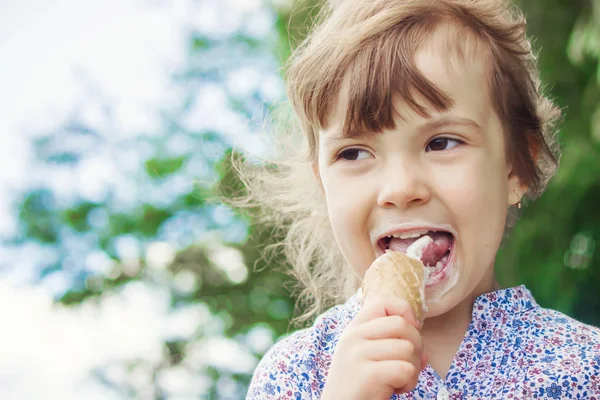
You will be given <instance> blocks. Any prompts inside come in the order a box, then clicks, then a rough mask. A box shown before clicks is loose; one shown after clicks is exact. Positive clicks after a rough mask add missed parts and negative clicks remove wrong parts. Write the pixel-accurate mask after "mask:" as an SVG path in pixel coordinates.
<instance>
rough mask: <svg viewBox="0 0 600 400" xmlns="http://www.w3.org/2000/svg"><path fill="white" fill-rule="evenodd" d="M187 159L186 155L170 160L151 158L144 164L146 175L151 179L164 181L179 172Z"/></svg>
mask: <svg viewBox="0 0 600 400" xmlns="http://www.w3.org/2000/svg"><path fill="white" fill-rule="evenodd" d="M188 158H189V156H187V155H185V156H180V157H172V158H164V157H161V158H152V159H150V160H148V161H146V163H145V169H146V173H147V174H148V176H150V177H151V178H155V179H164V178H166V177H167V176H169V175H172V174H174V173H176V172H177V171H179V170H180V169H181V167H183V165H184V164H185V162H186V161H187V159H188Z"/></svg>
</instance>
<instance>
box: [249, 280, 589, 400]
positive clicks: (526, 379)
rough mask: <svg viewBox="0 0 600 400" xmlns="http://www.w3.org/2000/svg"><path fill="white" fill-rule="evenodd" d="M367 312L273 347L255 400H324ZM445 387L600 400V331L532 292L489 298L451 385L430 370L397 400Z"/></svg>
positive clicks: (340, 314) (489, 394)
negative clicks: (351, 327) (334, 364)
mask: <svg viewBox="0 0 600 400" xmlns="http://www.w3.org/2000/svg"><path fill="white" fill-rule="evenodd" d="M360 305H361V303H360V301H359V299H358V296H357V295H355V296H353V297H352V298H350V300H348V302H346V304H344V305H340V306H336V307H333V308H332V309H330V310H329V311H327V312H325V313H324V314H322V315H321V316H320V317H319V318H317V320H316V321H315V323H314V324H313V326H312V327H311V328H308V329H304V330H300V331H297V332H295V333H293V334H292V335H290V336H288V337H287V338H285V339H283V340H281V341H280V342H279V343H277V344H276V345H275V346H273V348H271V350H269V352H268V353H267V354H266V355H265V357H264V358H263V359H262V360H261V362H260V363H259V365H258V367H257V368H256V371H255V373H254V376H253V378H252V382H251V384H250V388H249V390H248V395H247V399H273V400H291V399H293V400H306V399H318V398H319V397H320V396H321V393H322V391H323V387H324V386H325V381H326V379H327V372H328V370H329V365H330V363H331V358H332V355H333V353H334V351H335V347H336V344H337V342H338V340H339V337H340V335H341V333H342V332H343V330H344V328H345V327H346V325H347V324H348V323H349V322H350V321H351V320H352V318H353V317H354V316H355V315H356V313H357V312H358V310H359V309H360ZM441 388H445V389H446V390H447V391H448V393H449V394H450V396H449V397H450V399H467V398H468V399H473V398H484V399H592V400H594V399H595V400H600V330H599V329H598V328H594V327H591V326H588V325H585V324H583V323H581V322H578V321H575V320H573V319H571V318H569V317H567V316H565V315H564V314H561V313H559V312H557V311H554V310H549V309H544V308H541V307H540V306H539V305H538V304H537V303H536V302H535V300H534V299H533V296H532V295H531V293H530V292H529V290H527V289H526V288H525V287H524V286H518V287H515V288H509V289H503V290H499V291H496V292H492V293H487V294H484V295H482V296H480V297H479V298H477V300H476V301H475V303H474V306H473V316H472V320H471V324H470V325H469V328H468V330H467V333H466V335H465V338H464V339H463V342H462V343H461V345H460V347H459V348H458V351H457V352H456V355H455V357H454V360H453V363H452V366H451V367H450V370H449V371H448V375H447V376H446V379H445V380H444V379H442V378H441V377H440V376H439V375H438V374H437V373H436V372H435V371H434V370H433V369H432V368H431V366H427V367H426V368H425V369H424V370H423V371H421V375H420V376H419V384H418V386H417V388H416V389H415V390H413V391H412V392H411V393H407V394H404V395H394V396H392V397H391V399H392V400H405V399H406V400H408V399H435V398H436V396H437V392H438V391H439V390H440V389H441Z"/></svg>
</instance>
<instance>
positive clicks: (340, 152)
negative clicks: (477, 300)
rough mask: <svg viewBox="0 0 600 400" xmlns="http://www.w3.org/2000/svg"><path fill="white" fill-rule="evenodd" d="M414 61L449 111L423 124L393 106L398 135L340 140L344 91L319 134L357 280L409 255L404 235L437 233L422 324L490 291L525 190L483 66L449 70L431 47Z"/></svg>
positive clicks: (338, 230) (327, 182)
mask: <svg viewBox="0 0 600 400" xmlns="http://www.w3.org/2000/svg"><path fill="white" fill-rule="evenodd" d="M416 62H417V66H418V67H419V68H420V70H421V72H422V73H423V75H424V76H425V77H426V78H427V79H429V80H430V81H431V82H432V83H433V84H435V85H436V86H437V87H438V88H440V89H441V90H443V91H444V92H445V93H446V94H448V95H449V96H450V97H451V98H452V99H453V102H454V105H453V106H452V107H451V108H450V109H449V110H448V111H445V112H441V113H440V112H436V111H435V110H433V109H429V112H430V116H429V117H428V118H425V117H422V116H419V115H418V114H416V113H415V112H414V111H412V110H410V109H408V107H407V106H406V105H404V104H403V102H402V101H401V99H399V100H398V101H397V102H396V104H395V106H396V109H397V110H398V111H399V112H400V114H401V115H402V116H403V118H402V119H397V120H396V124H397V127H396V129H394V130H389V131H385V132H383V133H381V134H366V135H364V136H363V137H355V138H345V137H342V135H341V126H342V123H343V121H344V117H345V103H346V100H345V94H344V93H343V92H344V91H342V94H341V96H340V101H339V104H338V105H337V107H336V110H335V111H334V113H333V115H332V116H331V118H330V119H329V126H328V128H327V129H326V130H324V131H322V132H320V137H319V159H318V175H319V177H320V180H321V184H322V187H323V190H324V194H325V197H326V202H327V208H328V212H329V218H330V222H331V226H332V228H333V232H334V235H335V238H336V241H337V243H338V245H339V247H340V249H341V251H342V253H343V255H344V257H345V258H346V260H347V261H348V263H349V264H350V265H351V267H352V268H353V269H354V270H355V272H356V273H358V274H359V275H360V276H361V277H362V276H363V275H364V273H365V271H366V270H367V269H368V268H369V266H370V265H371V263H372V262H373V261H374V260H375V258H377V257H378V256H379V255H381V254H382V253H383V251H384V250H385V248H386V245H387V246H390V247H394V248H396V249H400V248H403V249H405V248H406V245H408V244H410V242H412V241H414V240H415V237H413V238H408V237H409V236H417V237H418V236H419V235H423V234H426V233H427V232H428V231H436V232H437V233H433V234H432V233H429V234H430V235H431V237H432V238H433V239H435V242H436V245H437V246H438V247H437V248H438V250H439V252H442V253H443V254H442V253H440V254H436V255H435V256H434V257H435V259H434V261H438V260H439V261H440V262H439V263H437V270H436V271H432V274H431V276H430V283H429V284H428V286H427V288H426V294H427V298H428V305H429V313H428V317H434V316H437V315H441V314H443V313H445V312H446V311H448V310H451V309H453V308H454V307H455V306H457V305H458V304H459V303H461V302H463V301H464V300H467V299H471V298H472V297H474V296H477V295H479V294H481V293H484V292H488V291H491V290H493V287H494V273H493V266H494V259H495V256H496V251H497V250H498V247H499V246H500V242H501V240H502V236H503V232H504V227H505V222H506V215H507V209H508V205H509V204H514V203H516V202H517V200H518V198H519V197H520V194H522V193H523V188H521V187H520V185H519V180H518V178H517V177H516V175H515V174H513V173H512V171H511V167H510V165H509V164H508V162H507V160H506V153H505V141H504V134H503V131H502V127H501V123H500V121H499V119H498V117H497V115H496V113H495V112H494V109H493V107H492V103H491V99H490V92H489V88H488V81H487V77H486V72H487V70H488V66H487V65H486V63H485V62H484V61H483V60H482V61H480V62H477V61H475V60H470V61H467V62H461V61H458V62H456V63H454V64H453V65H454V67H452V68H450V67H449V65H450V64H449V63H447V62H445V61H444V62H440V55H439V52H438V53H436V52H435V49H434V48H432V47H427V48H424V49H423V50H422V51H420V52H419V53H418V54H417V56H416ZM347 83H348V82H347ZM348 84H352V83H348ZM517 193H518V195H517ZM400 233H402V238H399V240H398V239H395V244H393V245H392V243H391V242H389V244H388V241H389V237H391V236H392V235H393V234H396V236H398V234H400ZM439 252H438V253H439ZM440 257H441V260H440Z"/></svg>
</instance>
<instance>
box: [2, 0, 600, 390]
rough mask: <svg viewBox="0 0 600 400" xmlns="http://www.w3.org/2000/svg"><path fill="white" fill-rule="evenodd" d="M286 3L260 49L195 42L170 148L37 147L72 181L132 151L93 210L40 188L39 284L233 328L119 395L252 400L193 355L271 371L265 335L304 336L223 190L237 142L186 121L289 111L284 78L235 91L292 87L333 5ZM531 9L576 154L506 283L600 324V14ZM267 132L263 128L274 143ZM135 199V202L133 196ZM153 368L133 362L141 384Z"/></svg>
mask: <svg viewBox="0 0 600 400" xmlns="http://www.w3.org/2000/svg"><path fill="white" fill-rule="evenodd" d="M280 3H281V4H283V5H281V6H279V8H277V7H276V6H273V5H270V6H268V7H267V8H268V11H267V15H270V16H271V17H272V20H273V28H272V33H273V34H270V35H266V36H263V37H256V36H254V35H252V34H249V33H248V32H244V31H243V29H242V30H241V31H236V32H231V33H229V34H226V35H222V34H220V35H216V34H213V35H211V34H210V33H206V32H203V31H201V30H198V31H192V32H191V33H190V37H189V60H188V63H187V66H186V68H185V69H184V70H183V71H179V72H178V73H177V74H175V76H173V80H174V82H176V83H177V84H178V85H180V87H181V88H183V89H184V90H182V92H181V93H182V98H181V99H180V105H179V107H178V108H176V109H174V110H170V111H169V112H162V113H160V114H161V119H160V121H161V129H162V132H161V134H160V135H156V134H154V135H139V136H137V137H136V138H135V139H132V140H124V141H122V142H119V143H114V142H112V141H111V140H109V139H108V137H109V136H110V132H99V131H98V130H97V129H95V128H94V127H89V126H85V124H82V123H81V122H80V121H78V120H77V118H76V117H75V118H73V120H70V121H67V122H65V123H64V124H63V126H61V127H60V128H59V129H57V130H55V131H53V132H49V133H48V134H47V135H43V137H42V138H41V139H38V140H37V142H36V143H35V148H36V150H37V156H38V160H39V161H40V163H41V164H42V168H46V169H50V170H53V171H54V170H56V171H57V174H58V173H59V172H60V173H63V172H64V171H65V170H71V171H73V170H76V169H77V168H80V167H81V164H82V163H84V162H85V160H86V159H89V158H90V157H92V155H94V154H97V153H98V152H99V151H103V150H102V149H104V151H106V152H108V153H109V154H113V151H114V149H116V148H118V150H119V152H118V154H117V155H114V154H113V155H114V161H115V165H116V166H117V170H116V171H115V174H118V175H119V176H120V177H121V181H122V186H121V187H120V188H119V187H109V188H108V189H107V190H106V191H105V192H103V193H101V195H96V196H88V197H91V198H86V197H85V196H70V197H69V196H67V197H66V198H65V196H63V195H61V194H60V193H58V192H57V190H56V188H55V187H54V186H52V185H51V183H52V182H50V181H47V182H40V184H39V185H37V186H36V187H34V188H32V189H31V190H30V191H29V192H28V193H26V194H24V196H23V198H22V201H21V203H20V205H19V218H20V231H19V235H18V236H17V237H14V238H10V239H7V240H6V244H7V245H8V246H14V247H19V246H27V245H29V246H30V245H32V244H34V245H35V246H37V247H36V248H38V249H44V251H47V254H48V256H47V257H45V258H44V260H43V261H42V263H41V264H42V265H41V268H40V270H39V274H38V275H39V276H38V277H37V279H38V280H40V281H41V280H43V279H46V277H48V276H51V275H53V274H56V273H61V274H62V276H68V277H69V288H68V289H67V290H66V291H64V293H61V294H60V296H59V299H58V300H59V301H60V302H62V303H64V304H67V305H70V306H78V305H79V304H81V303H83V302H89V301H94V300H99V299H101V298H102V297H104V296H107V295H109V294H110V293H116V292H118V291H119V290H121V289H122V288H123V287H125V286H127V285H129V284H132V283H134V282H144V283H146V284H149V285H157V286H160V287H163V288H166V289H167V290H168V293H169V296H170V304H171V307H172V309H173V310H174V311H176V310H180V309H182V308H185V307H193V306H194V305H198V304H202V305H203V306H205V307H206V308H207V309H208V310H209V311H210V314H211V318H212V320H216V321H218V323H217V324H216V325H214V324H209V323H208V322H207V323H206V324H205V325H202V326H199V327H198V329H197V330H196V332H195V333H194V334H193V335H192V336H190V337H184V338H180V339H177V340H174V339H165V343H164V360H162V361H161V362H159V363H154V364H152V365H150V366H149V367H148V368H147V371H149V372H148V373H149V374H151V378H152V379H151V381H152V382H153V385H154V387H153V388H150V390H149V389H148V388H143V387H139V386H136V385H135V384H134V383H132V382H133V381H131V382H124V383H123V382H120V383H118V382H114V381H111V379H110V378H109V377H108V375H107V374H105V373H104V372H103V371H102V369H99V370H98V371H97V373H96V377H97V378H98V379H99V380H101V381H102V382H104V383H105V384H106V385H107V386H110V387H113V388H114V389H115V390H117V391H119V392H120V393H121V394H123V395H124V396H127V397H140V396H141V393H151V396H152V397H153V398H168V397H169V393H168V391H166V390H165V389H164V388H162V387H161V386H160V384H159V383H158V381H157V380H155V379H154V378H156V376H158V375H159V374H160V371H161V370H167V369H169V368H173V367H176V366H185V367H186V368H188V369H190V370H191V371H193V372H194V373H195V374H199V375H204V376H208V377H209V378H210V382H211V384H210V385H209V387H208V389H207V390H208V394H207V396H206V397H207V398H211V399H212V398H242V397H243V395H244V393H245V387H246V386H247V384H248V381H249V378H250V375H249V374H250V373H251V371H246V372H240V371H236V370H235V369H231V368H227V367H223V366H221V365H210V364H207V365H202V366H200V368H199V369H198V366H194V365H191V361H190V360H189V357H188V350H189V349H191V348H194V346H197V345H198V344H201V343H203V341H205V340H206V339H207V338H211V337H215V336H219V337H226V338H229V339H232V340H235V341H237V342H238V343H241V344H242V345H243V347H244V348H245V350H246V351H248V352H249V353H250V354H252V355H253V356H254V357H255V360H258V359H259V358H260V357H261V355H262V352H263V351H264V349H262V350H260V351H257V350H256V348H255V347H253V346H252V345H251V344H249V343H250V342H249V339H248V337H249V335H251V334H253V332H256V330H257V329H258V330H261V329H262V330H263V331H264V329H265V328H267V330H268V331H269V332H271V336H272V340H275V339H276V338H279V337H281V336H282V335H284V334H286V333H288V332H289V330H290V326H289V319H290V316H291V313H292V310H293V307H294V301H293V299H292V298H291V295H290V291H289V290H288V289H287V288H288V286H287V284H286V282H287V278H286V276H285V275H284V274H283V273H281V272H277V269H276V268H274V267H277V266H281V265H284V263H283V261H282V259H281V258H280V256H278V255H277V254H275V255H274V256H273V257H272V258H268V259H266V258H264V257H263V256H261V250H262V249H264V247H265V246H266V245H268V244H271V243H274V242H275V241H276V239H277V238H276V237H273V235H272V232H271V231H269V229H267V228H265V227H262V226H259V225H255V224H253V223H252V221H251V220H248V218H247V217H245V216H244V215H239V214H237V213H235V212H233V211H231V210H229V209H227V208H226V207H224V206H222V205H220V204H218V203H217V202H215V200H214V193H213V191H212V189H211V188H212V187H213V184H214V183H215V182H219V186H220V187H229V188H232V190H239V189H241V184H240V182H239V181H238V180H237V178H236V175H235V174H233V173H232V172H231V169H230V168H229V166H230V164H229V162H230V160H229V157H230V153H229V152H228V149H229V148H230V147H231V145H232V142H231V139H230V138H231V134H230V132H224V131H221V130H219V129H218V128H215V127H206V128H196V127H191V128H190V126H189V124H186V123H185V120H186V119H187V118H189V114H190V113H191V112H192V111H191V110H194V107H193V106H194V104H195V102H196V101H197V95H198V93H201V92H202V91H203V90H205V88H206V87H207V85H208V86H210V85H212V86H213V87H214V86H215V85H216V86H218V87H220V88H221V89H222V90H224V91H225V93H226V95H227V99H228V106H229V108H230V109H229V112H230V113H229V114H228V115H229V116H232V115H235V116H238V117H240V120H241V121H245V120H248V119H250V120H252V119H253V118H256V116H257V114H261V113H264V110H265V106H264V104H265V103H267V106H268V103H269V102H271V101H275V100H277V99H273V98H270V99H267V98H266V96H265V94H264V91H261V89H260V86H259V85H258V84H259V83H260V79H261V77H263V78H264V77H265V76H267V75H268V74H269V72H267V73H265V74H266V75H260V74H259V78H258V81H257V82H254V83H255V86H253V88H252V89H251V90H249V91H247V92H246V93H244V94H241V95H240V94H239V93H238V92H236V91H235V90H231V88H230V86H228V84H227V80H228V79H231V76H235V75H234V73H236V72H239V71H238V70H239V69H240V68H241V67H245V68H247V67H256V68H257V69H258V70H261V71H265V70H266V71H270V73H271V74H276V73H277V72H276V71H278V68H279V67H280V65H281V63H282V62H283V61H284V60H285V59H286V58H287V57H288V56H289V54H290V46H293V45H295V44H296V43H298V42H299V41H300V40H301V39H302V37H303V35H305V34H306V31H307V23H308V22H309V21H311V20H312V18H313V17H314V15H315V13H316V12H317V11H318V7H317V5H316V4H317V2H316V1H302V2H300V3H298V4H296V6H295V7H293V8H291V7H286V6H285V2H280ZM520 6H521V7H522V8H523V9H524V11H525V12H526V13H527V16H528V20H529V25H530V34H531V35H533V36H534V37H536V38H537V39H536V42H535V46H536V47H537V48H538V49H541V53H540V59H539V64H540V68H541V71H542V77H543V80H544V81H545V82H547V84H548V89H549V90H551V93H552V95H553V96H554V97H555V98H556V100H557V101H558V103H559V104H560V105H561V106H563V107H564V108H565V111H566V117H565V119H564V121H563V123H562V130H561V143H562V146H563V149H564V156H563V158H562V162H561V169H560V172H559V174H558V176H557V177H556V178H555V179H554V180H553V181H552V183H551V185H550V188H549V189H548V191H547V193H546V194H544V195H543V196H542V198H541V199H540V200H539V201H537V202H536V203H534V204H532V205H531V206H529V207H526V208H525V209H524V213H523V217H522V219H521V221H520V222H519V223H518V225H517V228H516V229H515V230H514V232H513V233H512V236H511V238H510V239H509V241H508V242H507V243H506V245H505V247H504V248H503V249H502V250H501V254H500V256H499V258H498V263H497V270H498V274H499V279H500V281H501V283H503V284H504V285H515V284H519V283H525V284H526V285H528V286H529V287H530V288H531V289H532V291H533V292H534V294H535V296H536V297H537V299H538V300H539V302H540V303H541V304H542V305H544V306H547V307H553V308H557V309H559V310H561V311H564V312H566V313H568V314H570V315H572V316H574V317H576V318H579V319H581V320H584V321H586V322H588V323H592V324H595V325H600V313H599V312H598V311H597V310H600V294H599V292H598V288H599V287H600V259H599V255H598V252H596V251H595V247H596V243H597V242H598V239H599V238H600V223H598V222H599V221H600V207H599V206H598V205H599V204H600V180H598V178H597V177H598V176H600V162H598V161H599V160H600V157H599V156H600V154H599V152H600V145H599V141H600V63H599V58H600V39H599V38H600V33H599V32H600V1H592V0H522V1H521V2H520ZM288 32H289V33H291V37H290V36H288ZM238 79H256V77H254V78H248V77H246V78H238ZM278 79H279V78H278ZM267 97H268V96H267ZM267 108H268V107H267ZM228 115H224V116H223V117H222V118H230V117H229V116H228ZM257 125H258V126H256V127H252V126H251V127H250V128H251V129H255V130H259V129H260V126H259V125H260V123H259V124H257ZM181 143H183V145H181ZM75 144H77V145H75ZM132 165H133V167H132ZM57 176H59V177H60V176H61V175H57ZM57 179H60V178H57ZM123 188H127V189H128V190H130V191H131V193H130V194H129V195H124V194H123ZM165 246H166V247H165ZM156 249H159V250H160V249H162V250H163V251H162V253H161V254H164V253H166V254H169V251H168V250H169V249H175V250H177V253H176V255H174V256H172V257H170V258H169V257H167V258H166V259H165V260H166V261H164V262H163V264H166V265H163V266H161V265H158V264H160V263H158V264H157V263H156V261H153V260H152V257H151V256H149V255H150V254H152V252H153V251H155V250H156ZM165 249H166V250H165ZM91 253H93V254H95V255H96V256H98V257H96V260H97V259H98V258H100V259H101V260H104V261H103V262H102V263H100V264H102V265H103V267H102V268H99V267H97V266H94V265H93V264H94V262H90V260H89V257H88V256H89V255H90V254H91ZM159 253H160V252H159ZM96 264H98V263H97V262H96ZM155 264H157V265H155ZM249 270H251V271H249ZM212 326H217V327H218V329H212V328H210V327H212ZM124 362H125V361H124ZM147 362H148V361H144V360H127V361H126V362H125V364H126V365H127V370H128V371H130V373H131V374H134V373H136V372H135V369H136V367H137V366H139V365H142V364H144V363H147ZM107 367H108V366H107ZM224 379H225V380H226V381H227V382H233V383H234V387H235V390H233V391H229V392H227V393H223V392H222V391H220V389H219V387H220V386H219V385H220V384H219V383H220V382H223V381H224ZM148 390H149V391H148ZM145 397H147V396H145Z"/></svg>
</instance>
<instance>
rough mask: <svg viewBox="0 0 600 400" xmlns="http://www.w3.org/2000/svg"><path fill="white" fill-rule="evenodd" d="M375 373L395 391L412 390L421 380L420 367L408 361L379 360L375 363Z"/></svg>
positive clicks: (404, 391) (405, 391)
mask: <svg viewBox="0 0 600 400" xmlns="http://www.w3.org/2000/svg"><path fill="white" fill-rule="evenodd" d="M417 362H418V360H417ZM374 373H375V374H377V375H378V376H379V379H380V382H383V383H384V384H385V385H387V386H388V387H389V388H390V389H391V391H392V392H394V393H407V392H410V391H411V390H413V389H414V388H416V387H417V383H418V382H419V369H418V368H417V366H415V364H414V363H411V362H407V361H397V360H385V361H377V362H375V363H374Z"/></svg>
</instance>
